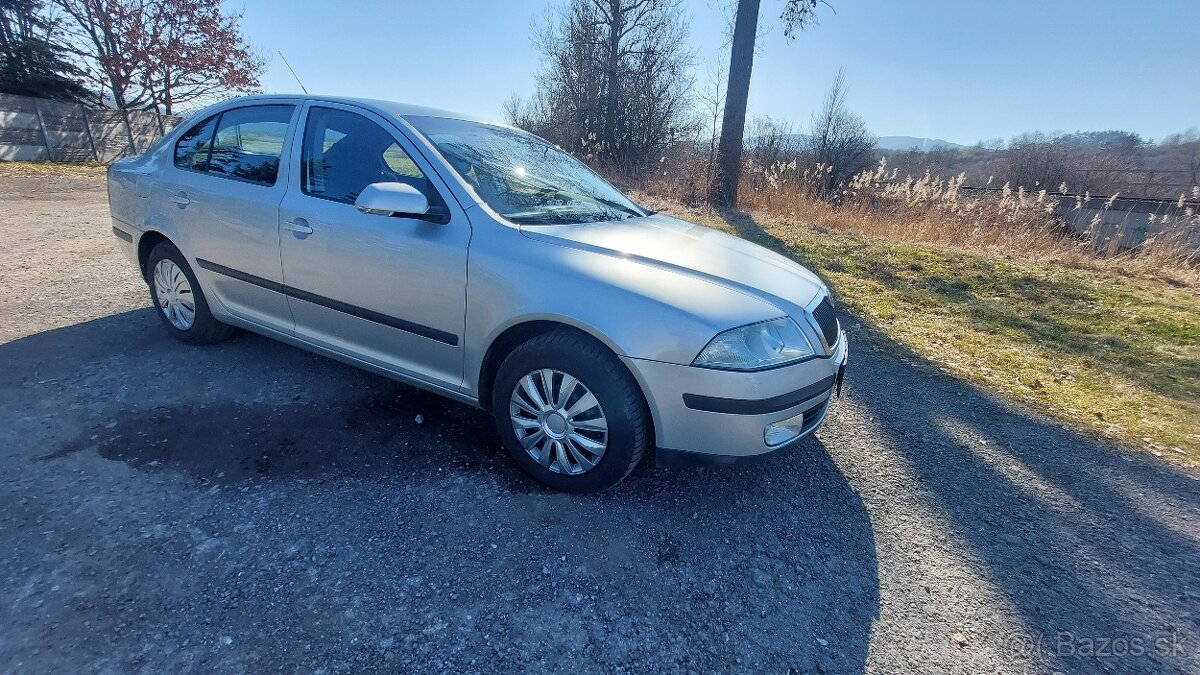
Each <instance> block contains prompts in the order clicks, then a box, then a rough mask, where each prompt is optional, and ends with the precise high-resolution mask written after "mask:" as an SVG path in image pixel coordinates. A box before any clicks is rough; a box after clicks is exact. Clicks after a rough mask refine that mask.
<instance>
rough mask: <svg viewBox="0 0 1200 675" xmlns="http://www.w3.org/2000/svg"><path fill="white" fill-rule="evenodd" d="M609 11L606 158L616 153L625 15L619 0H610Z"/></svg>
mask: <svg viewBox="0 0 1200 675" xmlns="http://www.w3.org/2000/svg"><path fill="white" fill-rule="evenodd" d="M609 4H610V7H611V8H610V9H609V12H611V18H612V20H611V21H610V22H609V24H608V63H607V68H606V70H608V73H607V77H606V79H607V80H608V81H607V82H606V83H605V97H604V134H603V137H602V139H601V141H602V142H603V143H604V156H605V157H606V158H607V159H610V160H611V159H612V158H614V157H616V154H617V115H618V113H617V106H618V105H620V100H621V99H620V93H621V90H620V82H621V73H620V69H621V55H620V54H621V30H622V29H623V28H624V24H625V21H624V19H625V15H624V13H623V12H622V11H621V0H612V1H611V2H610V3H609Z"/></svg>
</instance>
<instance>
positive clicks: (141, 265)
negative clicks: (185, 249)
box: [137, 230, 179, 282]
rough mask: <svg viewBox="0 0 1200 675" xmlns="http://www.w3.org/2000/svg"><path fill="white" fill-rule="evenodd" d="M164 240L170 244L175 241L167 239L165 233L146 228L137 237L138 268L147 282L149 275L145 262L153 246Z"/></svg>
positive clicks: (173, 244) (173, 243)
mask: <svg viewBox="0 0 1200 675" xmlns="http://www.w3.org/2000/svg"><path fill="white" fill-rule="evenodd" d="M164 241H165V242H167V243H168V244H171V245H172V246H175V242H173V241H171V240H170V239H168V238H167V235H165V234H163V233H162V232H159V231H158V230H148V231H146V232H145V233H143V234H142V236H141V237H139V238H138V243H137V260H138V270H139V271H140V272H141V273H142V280H143V281H147V282H148V281H149V280H150V277H149V276H148V272H147V270H146V263H147V261H149V260H150V252H151V251H153V250H154V247H155V246H158V245H159V244H161V243H163V242H164ZM176 248H179V247H178V246H176Z"/></svg>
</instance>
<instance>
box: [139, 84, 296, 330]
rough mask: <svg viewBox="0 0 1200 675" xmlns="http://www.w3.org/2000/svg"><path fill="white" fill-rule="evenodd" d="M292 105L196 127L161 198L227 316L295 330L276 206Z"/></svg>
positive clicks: (233, 113) (234, 113) (228, 115)
mask: <svg viewBox="0 0 1200 675" xmlns="http://www.w3.org/2000/svg"><path fill="white" fill-rule="evenodd" d="M298 108H299V106H297V105H295V104H283V103H280V104H269V105H252V106H244V107H238V108H232V109H229V110H225V111H223V112H221V113H218V114H216V115H213V116H212V117H209V118H207V119H205V120H202V121H201V122H199V123H197V124H196V125H195V126H193V127H192V128H191V129H189V130H188V131H186V132H184V134H183V135H182V136H180V138H179V140H178V142H177V143H176V146H175V149H174V152H175V156H174V162H173V166H171V167H169V168H168V169H167V170H166V171H165V172H164V180H163V182H162V184H161V185H160V187H159V190H161V194H160V195H158V196H157V197H158V200H159V201H161V202H163V204H164V206H165V208H166V209H168V210H169V211H170V220H171V221H172V222H173V223H174V225H175V229H176V232H175V233H171V234H172V236H173V237H175V238H176V240H177V242H178V243H179V245H180V248H181V249H182V250H183V252H184V254H185V255H187V256H188V257H189V258H192V263H193V268H194V269H195V272H196V274H197V275H198V276H199V277H200V279H201V281H202V283H203V285H204V289H205V291H206V292H208V293H209V295H211V296H214V297H215V299H216V300H217V301H218V302H220V304H221V306H222V307H224V308H225V309H226V310H227V311H228V312H229V313H231V314H233V315H235V316H238V317H240V318H242V319H245V320H248V321H251V322H253V323H255V324H258V325H261V326H265V327H268V328H272V329H275V330H279V331H282V332H285V333H291V332H292V329H293V326H294V324H293V322H292V314H291V308H290V307H289V306H288V303H287V298H286V297H285V296H284V295H283V293H282V286H283V267H282V265H281V263H280V260H279V202H280V201H281V200H282V199H283V195H284V193H285V192H286V190H287V167H288V162H287V157H288V151H289V149H290V145H291V144H290V140H291V133H292V129H293V126H294V125H293V120H294V118H295V117H296V116H297V115H298V113H299V110H298Z"/></svg>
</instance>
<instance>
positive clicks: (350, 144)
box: [300, 107, 441, 204]
mask: <svg viewBox="0 0 1200 675" xmlns="http://www.w3.org/2000/svg"><path fill="white" fill-rule="evenodd" d="M300 163H301V164H300V166H301V173H300V183H301V185H300V187H301V190H302V191H303V192H304V193H305V194H307V195H312V196H313V197H319V198H321V199H330V200H333V201H338V202H345V203H347V204H353V203H354V200H355V199H357V198H358V195H359V193H360V192H362V190H363V188H365V187H366V186H368V185H370V184H372V183H407V184H409V185H411V186H413V187H414V188H416V189H418V190H420V191H421V192H422V193H423V194H424V195H425V196H426V198H427V199H429V202H430V204H435V203H438V202H440V201H441V200H440V199H438V197H437V193H436V192H435V191H434V190H433V189H432V186H430V184H429V180H428V179H427V178H426V177H425V174H424V173H422V171H421V169H420V167H418V166H417V165H416V163H415V162H413V160H412V157H410V156H409V154H408V153H407V152H405V151H404V148H402V147H400V145H399V144H398V143H396V140H395V138H393V137H392V135H391V134H389V133H388V132H387V131H385V130H384V129H383V127H381V126H379V125H378V124H376V123H375V122H372V121H371V120H369V119H367V118H366V117H363V116H362V115H358V114H356V113H352V112H347V111H345V110H335V109H332V108H319V107H314V108H312V109H311V110H310V111H309V113H308V122H307V124H306V125H305V129H304V146H303V149H302V150H301V154H300Z"/></svg>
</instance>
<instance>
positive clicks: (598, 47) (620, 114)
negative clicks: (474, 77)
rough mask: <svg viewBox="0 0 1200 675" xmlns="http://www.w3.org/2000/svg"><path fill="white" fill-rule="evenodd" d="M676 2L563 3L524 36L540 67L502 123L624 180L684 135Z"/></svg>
mask: <svg viewBox="0 0 1200 675" xmlns="http://www.w3.org/2000/svg"><path fill="white" fill-rule="evenodd" d="M687 34H688V26H687V23H686V21H685V20H684V18H683V13H682V11H681V9H680V5H679V0H568V1H567V2H566V4H565V5H563V6H561V7H559V8H558V10H557V11H554V12H551V13H549V14H548V16H547V18H546V21H545V23H544V25H543V26H541V27H540V29H538V30H537V31H536V33H535V35H534V43H535V45H536V46H537V48H538V49H539V51H541V52H542V55H543V57H544V59H545V66H544V69H543V71H542V72H541V73H540V74H539V77H538V90H537V93H536V94H535V95H534V96H533V97H532V98H531V99H529V100H527V101H522V100H521V99H514V100H512V101H511V102H510V105H509V107H508V109H507V110H506V114H508V116H509V118H510V121H511V122H514V123H516V124H518V125H519V126H525V127H528V128H532V129H533V130H535V131H536V132H537V133H539V134H541V135H543V136H545V137H546V138H548V139H550V140H552V141H554V142H555V143H558V144H559V145H561V146H563V147H565V148H568V149H570V150H572V151H575V152H580V153H581V154H583V155H585V156H587V157H589V158H590V159H593V160H596V161H599V162H601V163H604V164H607V165H609V166H610V167H612V168H614V169H616V170H619V171H623V172H626V173H629V172H636V171H638V170H640V169H641V168H644V167H645V166H646V165H647V164H648V163H649V162H650V161H651V160H652V159H654V158H655V157H656V155H657V153H660V152H661V151H662V150H663V149H664V148H665V147H666V146H668V145H669V144H670V143H672V142H673V141H675V140H676V139H677V138H679V137H680V136H682V135H685V134H686V133H689V132H691V131H693V129H692V126H691V122H692V120H691V119H690V112H691V111H690V108H689V105H690V93H691V92H690V89H691V79H690V77H689V74H688V73H689V70H690V66H691V61H692V55H691V54H690V53H689V52H687V51H686V48H685V45H686V40H687Z"/></svg>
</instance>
